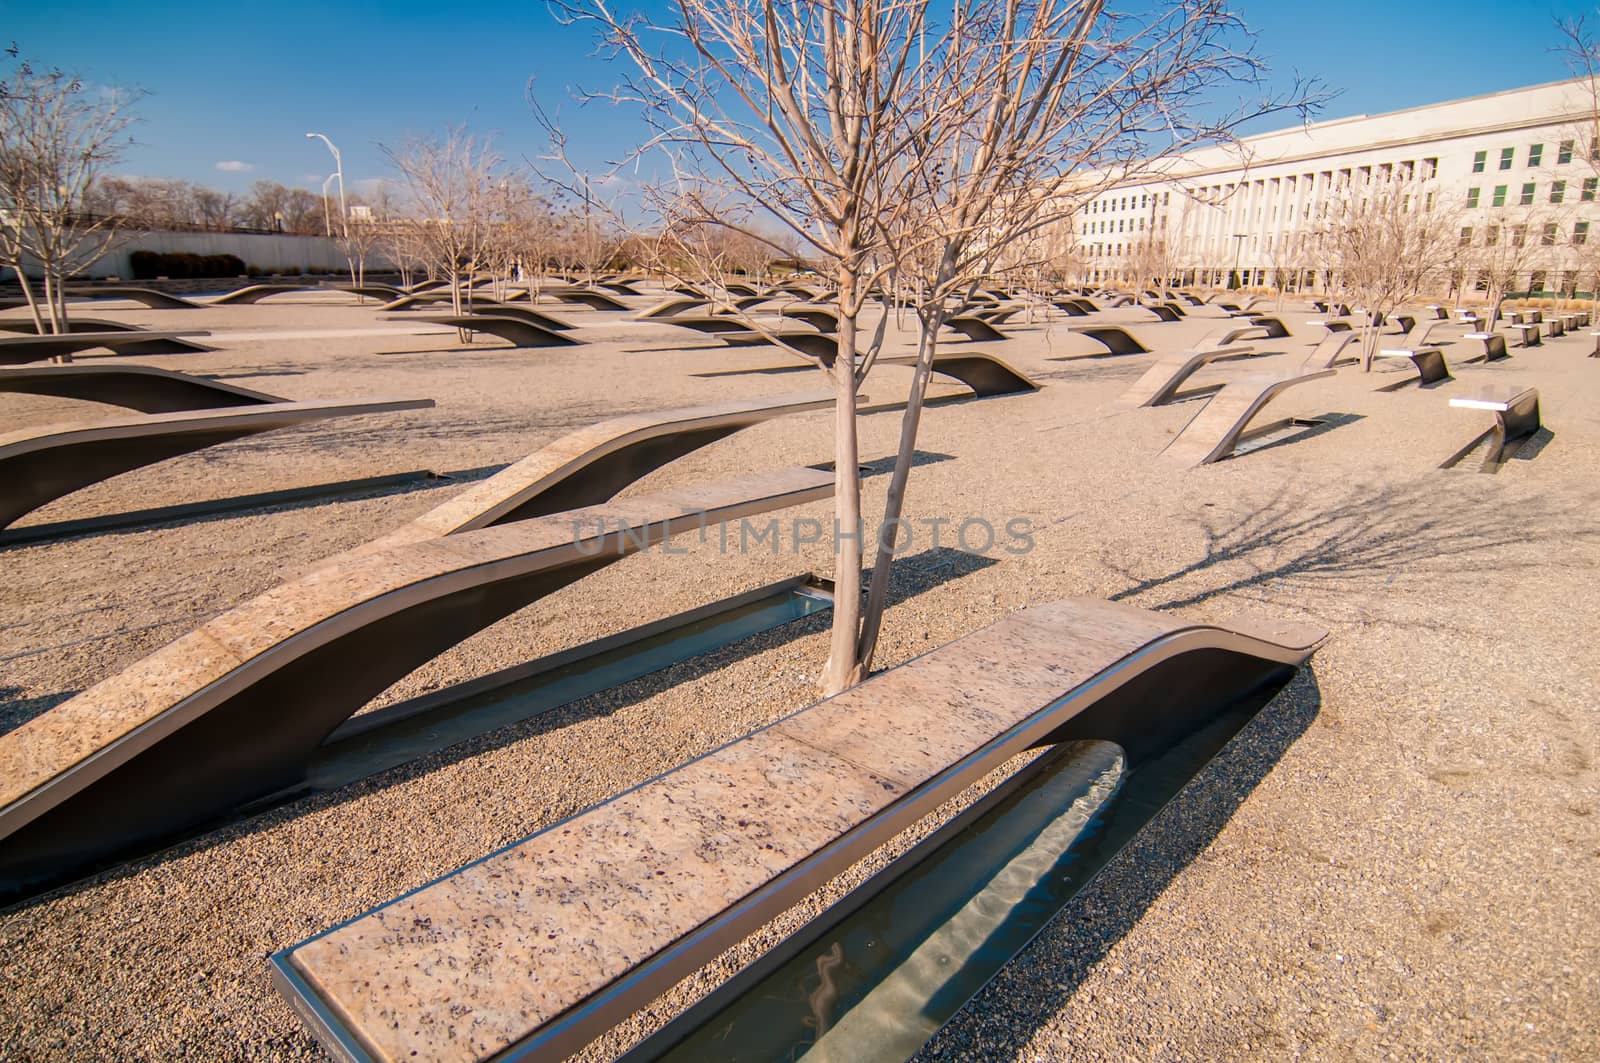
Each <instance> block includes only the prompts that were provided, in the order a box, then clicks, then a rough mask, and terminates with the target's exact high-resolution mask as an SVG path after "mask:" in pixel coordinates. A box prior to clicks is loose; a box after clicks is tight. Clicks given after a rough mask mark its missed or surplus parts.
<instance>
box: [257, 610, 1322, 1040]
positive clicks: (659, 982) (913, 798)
mask: <svg viewBox="0 0 1600 1063" xmlns="http://www.w3.org/2000/svg"><path fill="white" fill-rule="evenodd" d="M1141 611H1142V610H1141ZM1274 634H1277V635H1278V637H1279V638H1280V639H1282V638H1284V637H1285V636H1286V635H1289V636H1298V637H1299V641H1298V642H1295V643H1285V642H1283V641H1274V639H1273V635H1274ZM1327 637H1328V636H1327V633H1326V632H1320V631H1318V632H1312V631H1311V630H1310V629H1308V628H1305V627H1301V626H1298V625H1296V626H1293V627H1291V628H1288V629H1284V628H1279V629H1278V631H1277V632H1274V631H1273V630H1271V629H1270V628H1257V629H1256V630H1251V625H1249V624H1247V623H1242V624H1239V625H1237V626H1234V625H1226V626H1225V625H1224V624H1220V623H1219V624H1210V623H1187V624H1181V625H1178V626H1175V627H1174V628H1172V629H1170V630H1168V631H1165V632H1162V633H1160V634H1157V635H1155V636H1153V637H1150V638H1148V639H1146V640H1145V641H1144V642H1143V643H1142V644H1140V645H1139V646H1137V647H1135V648H1133V649H1132V650H1131V651H1129V652H1127V653H1125V654H1123V655H1122V656H1121V657H1120V658H1118V659H1117V660H1116V661H1114V662H1113V663H1111V664H1110V665H1108V666H1107V667H1105V668H1102V669H1100V670H1099V671H1097V672H1096V673H1094V674H1093V675H1092V676H1090V677H1089V678H1087V679H1085V680H1083V681H1082V682H1080V683H1078V684H1077V685H1076V686H1074V687H1072V688H1071V689H1069V690H1066V691H1063V693H1062V694H1061V696H1060V697H1058V698H1056V699H1054V700H1052V701H1051V702H1049V703H1048V704H1046V705H1044V706H1042V707H1041V708H1039V709H1038V710H1037V711H1035V712H1034V713H1032V714H1030V715H1029V716H1028V717H1027V718H1026V719H1024V720H1022V721H1021V722H1019V723H1017V724H1015V725H1013V726H1012V727H1010V728H1008V729H1007V730H1005V731H1003V732H1001V733H1000V734H998V735H996V736H995V737H994V738H992V739H991V740H990V741H988V742H987V743H985V744H984V745H983V746H981V747H980V748H978V749H975V750H973V751H971V752H969V753H968V754H966V755H965V756H964V757H961V758H960V759H958V760H956V761H954V762H953V763H949V764H947V765H946V766H945V767H944V768H942V769H940V770H939V771H937V772H935V773H934V774H932V775H930V776H928V777H927V778H926V779H925V780H924V781H923V782H922V783H920V784H918V785H916V786H914V787H912V788H911V789H909V790H908V791H907V792H906V793H905V794H903V795H902V796H901V797H899V798H898V799H896V800H895V801H893V802H891V803H890V804H889V805H887V806H885V807H884V808H882V809H881V810H880V811H878V812H877V813H875V814H872V815H870V816H868V817H867V818H866V819H864V820H862V821H860V822H858V823H857V824H856V825H855V826H854V827H852V828H850V829H848V830H846V831H845V832H844V833H842V834H840V835H837V836H836V837H834V838H833V839H832V840H831V841H829V842H827V843H826V844H824V845H823V846H822V847H821V848H819V849H817V850H814V851H813V852H812V853H811V854H810V855H809V856H807V857H805V858H804V859H802V860H801V861H799V862H798V863H796V864H794V865H791V866H790V867H789V868H787V869H785V870H783V871H781V872H779V873H778V874H776V875H774V876H772V877H770V878H768V879H767V880H766V882H765V883H763V884H762V885H761V886H759V887H757V888H756V889H755V890H753V891H752V892H750V893H748V894H746V895H745V896H744V897H742V898H740V899H739V900H738V901H735V902H734V903H733V904H732V905H729V906H728V907H727V908H724V909H723V910H722V911H721V912H720V913H719V914H718V915H716V916H714V917H713V918H712V919H710V920H709V921H707V922H705V923H702V924H700V925H699V926H697V927H695V928H693V929H692V930H690V931H689V932H688V933H686V934H685V935H683V936H681V937H679V938H677V939H675V940H674V941H673V942H672V943H671V944H669V945H668V946H666V947H665V948H662V949H660V950H658V951H657V952H656V953H654V954H652V955H651V956H649V957H648V958H646V959H645V960H643V961H641V962H639V963H637V964H635V965H633V966H632V967H630V968H629V969H628V970H627V971H626V972H625V973H624V974H623V975H622V976H620V977H618V978H616V979H614V980H613V981H611V982H609V983H607V984H606V986H605V987H604V988H603V989H601V990H600V991H599V992H598V993H596V994H593V995H591V996H590V997H588V998H586V999H584V1000H581V1001H578V1002H576V1003H574V1004H572V1005H571V1006H570V1007H568V1008H567V1010H566V1011H564V1012H562V1013H561V1014H559V1015H557V1016H556V1017H554V1018H553V1019H551V1020H550V1021H548V1022H546V1023H544V1024H543V1025H541V1026H540V1027H539V1028H538V1029H536V1030H533V1031H530V1032H529V1033H528V1034H527V1035H525V1036H524V1037H522V1038H521V1039H519V1040H518V1041H515V1042H513V1043H511V1044H508V1045H505V1046H502V1047H500V1048H499V1049H497V1050H496V1051H494V1052H493V1053H492V1054H491V1055H490V1056H489V1057H486V1058H492V1059H494V1060H496V1061H508V1060H524V1059H535V1058H540V1059H558V1058H565V1056H566V1055H567V1054H569V1053H571V1052H574V1051H576V1050H578V1049H579V1048H581V1047H583V1045H585V1044H587V1043H588V1042H589V1041H591V1040H593V1039H594V1038H595V1037H597V1036H599V1035H600V1034H602V1033H604V1032H605V1031H606V1030H608V1029H610V1028H611V1027H612V1026H614V1025H616V1024H617V1023H618V1022H621V1021H622V1020H623V1019H625V1018H626V1017H627V1016H628V1015H631V1014H633V1013H634V1012H635V1011H637V1010H638V1009H639V1008H641V1007H643V1006H645V1005H647V1004H648V1003H649V1002H650V1001H652V1000H654V999H655V998H657V997H658V996H660V994H661V993H663V992H666V991H667V990H668V989H670V988H671V987H672V986H673V985H674V984H676V983H677V982H678V981H679V980H681V978H683V977H684V976H686V975H688V974H690V973H692V972H694V971H695V970H697V969H699V968H700V967H702V966H704V964H706V963H707V962H710V960H712V959H713V958H715V957H716V956H717V955H718V954H719V953H720V952H722V951H723V950H724V949H726V948H727V947H729V946H731V945H733V944H735V943H737V942H738V941H740V940H742V939H743V938H744V937H745V936H747V935H748V934H749V933H750V932H752V931H754V930H755V929H757V928H759V927H760V926H761V925H763V924H764V923H766V922H768V921H770V920H771V919H772V918H774V917H776V916H777V915H779V914H781V913H782V912H783V911H786V910H787V909H789V908H790V907H792V906H793V905H794V904H795V903H797V902H798V901H799V900H801V899H802V898H803V897H804V896H805V895H807V894H808V893H811V892H813V891H814V890H816V889H817V888H819V887H821V886H822V885H823V884H825V883H826V882H827V881H828V880H829V879H831V878H833V877H834V876H835V875H837V874H838V873H840V872H842V871H843V870H845V869H847V868H848V867H850V866H851V865H853V864H855V863H856V862H858V861H859V860H861V859H863V858H864V857H866V856H867V855H868V854H870V853H871V852H872V851H873V850H874V849H876V848H877V847H878V846H880V845H882V844H883V843H885V842H887V841H888V840H890V839H891V838H893V837H894V836H895V835H896V834H898V833H900V832H901V831H903V830H905V829H906V828H908V827H910V826H911V825H912V824H914V823H915V822H916V821H917V820H919V819H921V818H922V817H923V816H925V815H927V814H928V813H929V812H931V811H933V810H934V809H936V808H937V807H938V806H939V805H940V804H942V803H943V802H945V801H947V800H949V799H950V798H952V797H954V796H955V795H956V794H958V793H960V792H961V791H962V790H963V789H965V788H966V787H967V786H970V785H971V784H973V783H974V782H976V781H978V780H979V779H981V778H982V777H983V776H984V775H986V774H988V773H989V772H990V771H992V770H994V768H996V767H998V766H999V765H1001V764H1003V763H1005V761H1006V760H1008V759H1010V758H1011V757H1013V756H1015V755H1017V754H1019V753H1021V752H1024V751H1025V750H1027V749H1029V748H1033V747H1035V746H1037V745H1041V744H1046V740H1047V739H1048V738H1049V736H1050V735H1051V734H1053V733H1055V732H1057V731H1059V730H1061V729H1062V728H1063V727H1064V726H1066V725H1067V724H1069V723H1070V722H1071V721H1072V720H1073V719H1075V718H1076V717H1078V716H1080V715H1082V714H1083V713H1084V712H1085V711H1086V710H1087V709H1089V708H1090V707H1092V706H1093V705H1094V704H1096V703H1097V702H1099V701H1101V700H1102V699H1104V698H1106V697H1108V696H1109V695H1111V694H1113V693H1115V692H1116V691H1117V690H1119V689H1120V688H1121V687H1123V686H1125V685H1127V684H1128V683H1130V682H1132V681H1133V680H1135V679H1136V678H1138V677H1139V676H1141V675H1143V674H1145V673H1147V672H1149V671H1150V670H1151V669H1153V668H1155V667H1156V666H1158V665H1160V664H1164V663H1166V662H1168V661H1171V660H1175V659H1177V658H1179V657H1181V656H1183V655H1184V654H1187V653H1190V652H1195V651H1202V650H1221V651H1225V652H1230V653H1234V654H1236V655H1240V656H1246V657H1254V658H1256V659H1257V660H1259V661H1261V662H1263V663H1276V664H1279V665H1282V666H1286V667H1291V668H1299V667H1301V666H1302V665H1304V664H1305V663H1306V661H1308V660H1309V659H1310V657H1311V656H1312V654H1313V653H1315V652H1316V650H1317V649H1318V648H1319V647H1320V646H1321V645H1322V644H1323V643H1324V642H1325V641H1326V640H1327ZM957 641H960V640H957ZM950 645H952V644H946V646H944V647H939V648H936V649H934V650H930V651H929V652H928V653H927V654H923V655H920V656H919V657H917V658H913V659H912V660H910V661H907V662H905V663H904V664H902V665H899V666H897V668H896V669H891V671H898V670H899V669H902V668H910V667H914V666H915V665H916V663H917V661H919V660H921V659H922V658H924V657H927V656H930V655H932V654H936V653H939V652H940V650H942V649H946V648H948V647H949V646H950ZM883 674H887V673H883ZM825 700H831V699H825ZM816 704H821V702H819V703H816ZM813 707H815V706H814V705H812V706H806V707H805V708H802V709H800V710H797V711H796V712H795V713H791V714H790V715H788V716H785V717H783V718H781V719H779V720H776V721H773V723H771V724H768V725H766V726H765V727H762V728H760V729H758V730H757V731H755V732H752V733H751V735H754V734H760V733H761V732H763V731H766V730H770V729H771V728H773V727H777V726H779V725H781V724H783V723H785V722H787V721H789V720H791V719H793V718H794V717H795V716H797V715H799V714H800V713H803V712H805V711H807V710H808V709H810V708H813ZM751 735H745V736H742V737H741V738H738V739H735V740H733V741H732V742H728V743H726V744H724V745H723V746H720V747H718V748H717V749H714V750H711V751H709V752H707V753H705V754H702V755H701V756H699V757H695V758H693V759H692V760H690V761H687V762H685V765H687V764H692V763H694V762H695V761H699V760H704V759H706V758H708V757H711V756H714V755H716V754H717V753H719V752H721V751H723V750H725V749H727V748H729V747H731V746H734V745H737V744H738V743H740V742H742V741H745V740H746V739H748V738H750V737H751ZM1074 737H1082V736H1074ZM1090 737H1092V736H1090ZM685 765H679V766H678V767H676V768H673V769H670V770H669V771H667V772H663V773H662V774H660V775H657V776H655V777H653V778H651V779H649V780H646V781H645V782H642V783H640V784H638V785H637V786H633V787H630V788H628V789H626V790H623V791H621V792H619V793H618V794H615V795H613V796H612V797H610V798H608V799H607V800H605V801H602V802H599V803H598V804H596V805H593V806H590V808H588V809H584V810H582V811H580V812H578V813H575V814H574V815H572V816H569V817H567V818H565V819H563V820H561V821H559V822H557V823H553V824H551V825H550V826H548V827H545V828H544V829H542V830H540V831H536V832H534V833H533V834H530V835H528V836H526V837H524V838H521V839H518V840H517V841H515V842H512V843H510V844H508V845H506V846H502V847H501V848H499V849H496V850H494V851H493V852H490V853H487V854H485V855H484V856H482V857H480V858H479V859H477V860H473V861H471V862H469V863H467V864H465V865H463V866H462V867H459V868H456V869H455V870H453V871H451V872H449V873H447V874H444V875H440V876H439V877H437V878H435V879H433V880H431V881H429V882H426V883H423V884H422V885H420V886H418V887H416V888H415V889H412V890H409V891H407V892H405V893H403V894H401V895H400V896H398V897H395V898H393V899H391V900H389V901H387V902H385V903H384V904H382V905H378V906H377V907H375V908H372V909H369V910H368V911H366V912H363V913H361V914H359V915H357V916H355V917H353V918H351V919H348V920H345V921H343V922H341V923H339V924H338V925H336V926H333V927H330V928H328V929H327V930H325V931H323V932H321V933H319V934H316V935H313V936H312V937H310V938H307V939H305V940H303V941H301V942H298V943H297V944H295V945H293V946H290V947H288V948H285V949H281V950H279V951H278V952H275V953H273V954H272V955H271V956H270V957H269V962H270V965H271V970H270V977H271V980H272V982H273V985H274V987H275V988H277V989H278V991H279V992H280V993H282V994H283V995H284V997H285V998H286V999H287V1000H288V1001H289V1003H290V1004H291V1005H292V1006H293V1008H294V1010H295V1012H296V1013H297V1014H298V1015H299V1016H300V1017H301V1018H302V1020H303V1021H305V1022H306V1024H307V1025H308V1026H309V1027H310V1028H311V1029H312V1031H313V1032H314V1034H315V1035H316V1036H317V1039H318V1041H319V1042H320V1043H321V1044H322V1046H323V1047H324V1049H326V1050H327V1051H328V1052H329V1053H330V1054H331V1055H333V1056H334V1057H335V1058H338V1059H341V1060H347V1061H350V1063H369V1061H374V1063H375V1061H378V1060H382V1059H384V1058H385V1057H384V1056H383V1055H382V1054H381V1053H375V1052H373V1051H371V1050H369V1048H368V1046H366V1045H364V1044H363V1043H362V1041H361V1039H360V1036H359V1034H358V1033H356V1031H354V1030H353V1029H352V1028H351V1027H350V1025H349V1024H348V1023H346V1022H345V1021H343V1020H342V1019H341V1018H340V1017H339V1009H338V1007H337V1005H335V1004H333V1003H332V1002H330V1001H328V1000H326V999H324V998H323V997H322V996H321V995H320V994H319V993H318V992H317V990H316V988H315V987H314V985H313V984H312V982H311V980H310V979H309V978H307V977H306V976H305V975H304V973H303V972H302V971H301V970H299V969H298V968H297V967H296V966H295V962H294V953H295V951H296V950H298V949H299V948H301V947H303V946H305V945H307V944H310V943H311V942H313V941H317V940H320V939H322V938H324V937H327V936H329V935H331V934H334V933H336V932H338V931H339V930H341V929H343V928H344V927H346V926H349V925H351V924H353V923H355V922H358V921H360V920H362V919H365V918H367V917H369V916H371V915H373V914H374V913H376V912H378V911H381V910H383V909H385V908H389V907H392V906H393V905H396V904H399V903H401V902H403V901H405V900H407V899H408V898H410V897H413V896H415V895H417V894H419V893H422V892H423V891H425V890H428V889H430V888H432V887H433V886H435V885H438V884H439V883H442V882H445V881H447V880H449V879H451V878H454V877H455V876H457V875H460V874H462V873H463V872H465V871H468V870H470V869H472V868H474V867H477V866H479V865H481V864H483V863H485V862H487V861H489V860H492V859H494V858H495V857H496V856H499V855H501V854H503V853H506V852H509V851H511V850H514V849H516V848H518V847H519V846H521V845H523V844H525V843H527V842H528V841H530V840H531V839H533V838H535V837H538V836H539V835H542V834H547V833H550V832H553V831H557V830H560V829H561V828H562V827H564V826H565V825H567V824H568V823H571V822H573V821H575V820H577V819H579V818H580V817H582V816H584V815H586V814H587V813H589V812H591V811H593V810H594V809H598V808H601V807H603V806H605V805H607V804H610V803H612V802H615V801H617V800H618V799H620V798H622V797H625V796H627V795H629V794H632V793H635V792H636V791H640V790H643V789H645V788H646V787H649V786H651V785H652V784H654V783H656V782H657V781H658V780H661V779H664V778H666V777H668V776H670V775H671V774H673V772H676V771H678V770H679V769H681V768H682V767H684V766H685Z"/></svg>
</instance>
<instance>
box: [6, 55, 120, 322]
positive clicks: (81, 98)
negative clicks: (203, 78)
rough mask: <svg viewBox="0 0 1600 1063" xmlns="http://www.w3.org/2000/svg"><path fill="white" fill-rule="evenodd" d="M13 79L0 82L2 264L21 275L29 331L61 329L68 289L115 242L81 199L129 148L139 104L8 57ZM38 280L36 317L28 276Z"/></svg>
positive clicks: (113, 222) (112, 225) (105, 222)
mask: <svg viewBox="0 0 1600 1063" xmlns="http://www.w3.org/2000/svg"><path fill="white" fill-rule="evenodd" d="M6 56H7V62H8V65H9V66H10V67H11V69H10V70H9V71H8V72H7V74H6V75H5V77H4V79H3V80H0V264H4V265H6V266H10V267H11V268H12V269H13V270H14V271H15V272H16V274H17V280H18V283H20V284H21V286H22V292H23V295H24V297H25V298H26V299H27V301H28V307H29V309H30V310H31V311H32V313H33V321H34V327H35V328H36V329H37V330H38V331H39V332H41V333H43V332H62V331H64V330H65V329H66V328H67V297H66V289H65V282H66V279H67V278H68V277H70V276H71V275H73V274H74V273H77V272H80V271H82V270H84V269H87V268H88V267H89V266H91V265H93V264H94V263H95V262H97V261H99V260H100V258H101V257H102V256H104V255H105V254H106V252H107V251H109V250H110V249H111V247H112V244H113V242H114V241H115V239H116V236H117V219H116V217H115V215H111V216H105V215H100V216H94V217H91V216H88V215H86V214H85V212H84V209H83V201H84V196H85V195H86V194H87V193H88V192H89V190H90V189H91V188H92V187H93V185H94V182H95V180H96V178H97V177H98V176H99V175H100V172H101V170H103V169H104V168H105V167H106V166H108V165H110V164H112V163H114V162H115V161H116V160H117V159H119V158H120V157H121V156H122V153H123V151H124V150H125V149H126V148H127V146H128V145H129V143H131V141H130V138H129V136H128V130H129V127H130V126H131V125H132V124H133V122H134V117H133V115H132V114H131V113H130V111H129V105H130V104H131V102H132V101H133V100H134V99H135V98H136V96H134V95H130V94H128V93H123V92H111V93H101V92H97V91H93V90H90V89H88V88H86V87H85V85H84V84H83V82H82V80H81V79H79V78H77V77H74V76H72V75H69V74H65V73H63V72H61V71H59V70H44V69H41V68H39V67H36V66H35V65H34V64H33V63H31V62H30V61H28V60H27V59H24V58H22V57H21V56H20V55H19V53H18V51H17V48H16V46H15V45H12V46H11V48H10V49H8V50H7V51H6ZM30 259H31V260H32V261H33V262H34V263H35V264H36V265H37V267H38V270H39V272H40V273H41V274H42V276H43V297H44V310H43V312H41V309H40V306H39V301H38V300H37V299H36V297H35V295H34V291H33V287H32V285H31V284H30V283H29V280H28V276H27V273H26V265H25V264H26V262H27V261H28V260H30Z"/></svg>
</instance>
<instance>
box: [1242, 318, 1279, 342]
mask: <svg viewBox="0 0 1600 1063" xmlns="http://www.w3.org/2000/svg"><path fill="white" fill-rule="evenodd" d="M1250 324H1252V325H1256V326H1258V327H1260V328H1264V329H1266V330H1267V339H1269V340H1281V339H1285V338H1286V337H1288V335H1289V327H1288V326H1287V325H1285V324H1284V323H1283V321H1282V319H1280V318H1276V317H1252V318H1250Z"/></svg>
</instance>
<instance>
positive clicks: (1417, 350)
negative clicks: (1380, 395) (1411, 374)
mask: <svg viewBox="0 0 1600 1063" xmlns="http://www.w3.org/2000/svg"><path fill="white" fill-rule="evenodd" d="M1378 357H1379V358H1404V359H1405V360H1406V361H1408V362H1410V363H1411V364H1412V365H1414V366H1416V367H1417V379H1416V380H1415V381H1402V382H1401V384H1406V383H1416V384H1437V383H1439V382H1441V381H1444V380H1450V379H1452V378H1451V376H1450V367H1449V366H1448V365H1446V364H1445V360H1444V348H1443V347H1433V346H1429V347H1391V348H1385V349H1383V350H1380V351H1379V352H1378ZM1385 386H1386V387H1389V388H1392V387H1399V386H1401V385H1399V384H1390V385H1385Z"/></svg>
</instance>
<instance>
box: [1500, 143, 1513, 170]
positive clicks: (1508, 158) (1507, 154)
mask: <svg viewBox="0 0 1600 1063" xmlns="http://www.w3.org/2000/svg"><path fill="white" fill-rule="evenodd" d="M1516 161H1517V149H1516V148H1501V149H1500V169H1502V170H1509V169H1511V166H1512V164H1513V163H1515V162H1516Z"/></svg>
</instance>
